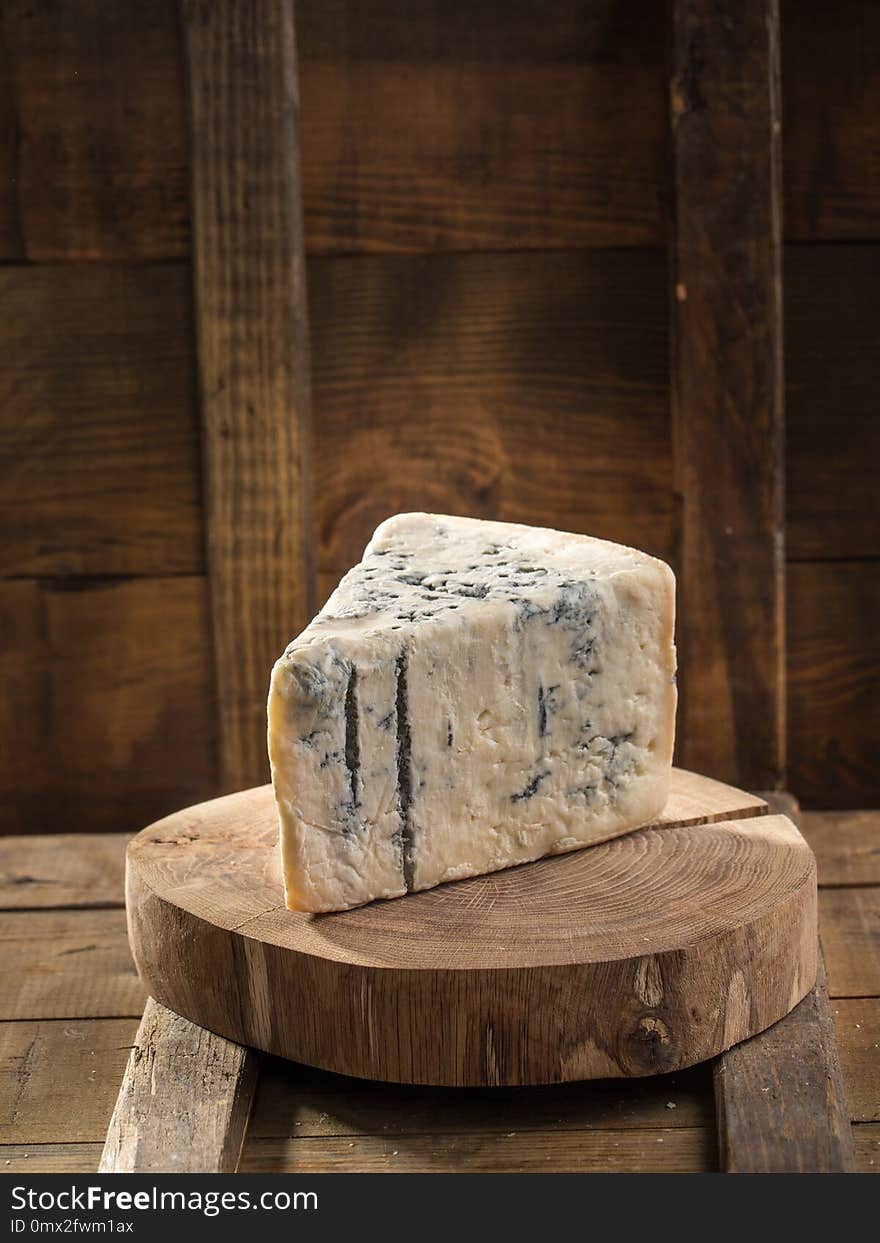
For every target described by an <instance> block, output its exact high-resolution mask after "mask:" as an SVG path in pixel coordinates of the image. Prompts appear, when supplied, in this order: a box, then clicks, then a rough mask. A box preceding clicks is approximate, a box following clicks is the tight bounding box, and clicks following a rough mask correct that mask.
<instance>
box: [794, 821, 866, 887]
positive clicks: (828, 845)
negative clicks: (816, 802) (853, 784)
mask: <svg viewBox="0 0 880 1243" xmlns="http://www.w3.org/2000/svg"><path fill="white" fill-rule="evenodd" d="M800 830H801V832H802V833H803V835H804V837H805V838H806V839H807V841H808V843H809V845H810V848H811V849H812V851H813V853H814V854H815V856H816V863H817V865H818V869H819V884H820V885H880V812H878V811H805V812H802V813H801V819H800Z"/></svg>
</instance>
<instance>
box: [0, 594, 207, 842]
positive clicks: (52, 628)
mask: <svg viewBox="0 0 880 1243" xmlns="http://www.w3.org/2000/svg"><path fill="white" fill-rule="evenodd" d="M206 595H207V593H206V590H205V581H204V579H202V578H190V577H179V578H178V577H175V578H163V579H131V580H128V579H74V580H66V579H65V580H40V581H37V580H14V581H13V580H7V581H0V633H2V636H3V641H2V643H0V680H2V683H3V695H2V697H0V735H2V737H3V739H4V746H3V748H2V749H0V831H2V832H6V833H34V832H41V833H42V832H45V831H46V830H47V829H52V830H55V831H64V832H70V831H75V830H84V831H86V832H92V831H100V830H110V831H119V832H124V831H131V830H134V829H139V828H142V827H143V826H144V824H145V823H148V822H149V821H151V820H154V819H158V818H159V816H161V815H163V814H164V813H166V812H168V811H171V810H172V809H173V808H176V807H181V806H186V805H187V804H188V803H192V802H195V801H198V800H199V799H200V798H206V797H208V796H209V795H210V794H212V793H214V792H215V790H216V759H215V741H214V740H215V732H214V713H213V688H212V683H211V668H210V652H209V650H208V647H209V644H208V619H207V607H206V605H207V601H206Z"/></svg>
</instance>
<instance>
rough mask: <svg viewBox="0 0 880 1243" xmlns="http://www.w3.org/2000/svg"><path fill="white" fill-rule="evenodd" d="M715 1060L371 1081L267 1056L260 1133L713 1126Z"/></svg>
mask: <svg viewBox="0 0 880 1243" xmlns="http://www.w3.org/2000/svg"><path fill="white" fill-rule="evenodd" d="M712 1122H713V1106H712V1085H711V1079H710V1075H709V1071H708V1069H707V1068H706V1067H695V1068H694V1069H693V1070H689V1071H683V1072H681V1073H679V1074H677V1075H660V1076H656V1077H653V1078H649V1079H639V1080H633V1081H622V1080H596V1081H593V1082H589V1083H568V1084H564V1085H560V1086H550V1087H536V1088H507V1089H505V1088H495V1089H491V1090H484V1089H480V1088H462V1089H455V1088H443V1089H438V1088H421V1087H407V1086H404V1085H400V1084H390V1083H370V1082H368V1081H366V1080H359V1079H351V1078H349V1077H347V1076H345V1075H333V1074H330V1073H328V1072H326V1071H320V1070H313V1069H311V1068H310V1067H308V1066H299V1065H296V1064H295V1063H292V1062H285V1061H282V1060H281V1059H279V1058H268V1059H267V1060H266V1062H265V1064H264V1067H263V1072H262V1075H261V1077H260V1087H259V1091H258V1093H257V1100H256V1104H255V1106H254V1115H253V1118H252V1120H251V1125H250V1129H249V1132H248V1134H249V1136H250V1138H251V1139H283V1138H297V1139H302V1138H305V1137H307V1136H312V1137H317V1136H331V1135H336V1136H340V1135H345V1136H357V1135H401V1136H409V1135H418V1134H433V1135H438V1136H439V1135H447V1134H456V1133H462V1134H463V1133H467V1134H473V1135H476V1134H478V1133H484V1132H485V1133H490V1132H498V1133H501V1134H507V1133H508V1132H510V1131H516V1132H518V1133H519V1132H526V1131H549V1130H555V1131H560V1132H561V1131H579V1130H587V1129H590V1130H592V1129H597V1130H615V1131H616V1130H630V1129H644V1128H649V1127H652V1128H660V1129H667V1128H672V1127H676V1128H677V1127H695V1126H705V1127H711V1125H712Z"/></svg>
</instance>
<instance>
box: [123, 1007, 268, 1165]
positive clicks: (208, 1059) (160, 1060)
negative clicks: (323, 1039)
mask: <svg viewBox="0 0 880 1243" xmlns="http://www.w3.org/2000/svg"><path fill="white" fill-rule="evenodd" d="M259 1061H260V1059H259V1054H257V1053H255V1052H254V1051H253V1050H251V1049H246V1048H243V1047H242V1046H241V1045H237V1044H233V1043H232V1042H231V1041H229V1040H224V1039H223V1038H222V1037H221V1036H215V1035H213V1034H212V1033H211V1032H206V1031H205V1030H204V1029H203V1028H201V1027H196V1026H195V1025H194V1024H193V1023H189V1022H187V1020H186V1019H182V1018H180V1017H179V1016H178V1015H176V1014H172V1012H171V1011H170V1010H166V1009H165V1007H164V1006H160V1005H159V1003H158V1002H156V1001H153V999H152V998H150V1000H149V1001H148V1002H147V1005H146V1009H145V1010H144V1017H143V1019H142V1020H141V1024H140V1027H139V1028H138V1032H137V1036H136V1037H135V1043H134V1048H133V1049H132V1051H131V1057H130V1059H129V1062H128V1066H127V1067H126V1070H125V1076H124V1078H123V1081H122V1087H121V1088H120V1090H119V1097H118V1099H117V1102H116V1107H115V1109H114V1110H113V1117H112V1118H111V1120H110V1126H109V1128H108V1131H107V1142H106V1143H105V1145H104V1152H103V1154H102V1156H101V1162H100V1166H99V1170H100V1172H101V1173H104V1174H146V1173H152V1172H157V1171H161V1172H162V1173H166V1174H168V1173H174V1174H187V1173H189V1174H193V1173H198V1174H232V1173H234V1172H235V1169H236V1166H237V1165H238V1158H239V1154H240V1153H241V1146H242V1142H243V1140H244V1135H245V1131H246V1129H247V1123H248V1118H249V1117H250V1111H251V1104H252V1102H253V1097H254V1090H255V1088H256V1084H257V1075H258V1072H259Z"/></svg>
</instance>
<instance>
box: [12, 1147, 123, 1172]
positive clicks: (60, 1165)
mask: <svg viewBox="0 0 880 1243" xmlns="http://www.w3.org/2000/svg"><path fill="white" fill-rule="evenodd" d="M101 1150H102V1145H101V1144H3V1145H2V1146H0V1163H2V1166H3V1173H4V1174H94V1173H95V1172H96V1171H97V1169H98V1161H99V1160H100V1158H101Z"/></svg>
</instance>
